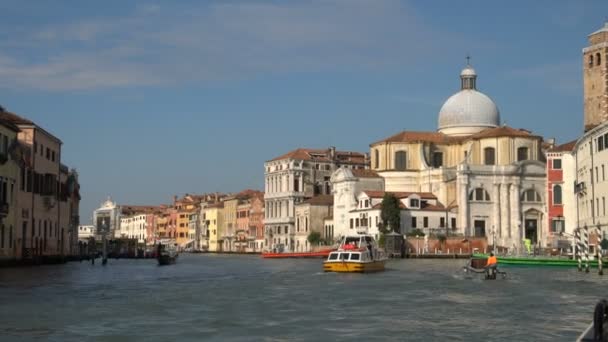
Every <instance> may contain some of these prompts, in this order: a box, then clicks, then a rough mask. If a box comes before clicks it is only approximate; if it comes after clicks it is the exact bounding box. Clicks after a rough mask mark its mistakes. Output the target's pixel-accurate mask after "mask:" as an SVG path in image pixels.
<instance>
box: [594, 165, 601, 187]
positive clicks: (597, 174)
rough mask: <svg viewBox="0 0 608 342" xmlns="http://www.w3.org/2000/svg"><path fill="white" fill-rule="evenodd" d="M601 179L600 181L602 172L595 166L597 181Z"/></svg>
mask: <svg viewBox="0 0 608 342" xmlns="http://www.w3.org/2000/svg"><path fill="white" fill-rule="evenodd" d="M599 181H600V172H599V169H598V167H597V166H596V167H595V182H596V183H597V182H599Z"/></svg>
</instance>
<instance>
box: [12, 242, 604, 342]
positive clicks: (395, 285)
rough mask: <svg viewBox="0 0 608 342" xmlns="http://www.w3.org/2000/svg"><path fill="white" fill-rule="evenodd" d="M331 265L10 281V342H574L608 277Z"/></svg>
mask: <svg viewBox="0 0 608 342" xmlns="http://www.w3.org/2000/svg"><path fill="white" fill-rule="evenodd" d="M321 263H322V261H321V260H319V259H315V260H303V259H300V260H264V259H261V258H260V257H259V256H251V255H250V256H243V255H210V254H195V255H187V254H184V255H181V256H180V257H179V260H178V262H177V264H175V265H171V266H162V267H159V266H157V265H156V262H155V261H154V260H112V259H111V260H109V263H108V265H107V266H106V267H102V266H101V265H100V263H99V262H97V263H96V264H95V265H94V266H92V265H91V264H90V263H86V262H82V263H78V262H76V263H68V264H66V265H57V266H43V267H35V268H14V269H0V340H1V341H112V342H117V341H147V342H148V341H420V340H427V341H435V340H437V341H439V340H443V341H489V340H491V341H572V340H574V339H575V338H576V337H577V336H578V334H579V333H580V332H581V331H582V330H584V328H585V327H586V326H587V324H588V323H589V322H590V320H591V317H592V312H593V307H594V305H595V303H596V302H597V301H598V300H599V299H601V298H605V297H608V286H606V285H607V284H608V276H604V278H601V277H600V276H598V275H597V274H596V273H590V274H584V273H579V272H578V271H576V269H569V268H515V267H511V268H505V270H506V271H507V272H508V277H507V279H505V280H496V281H485V280H481V279H480V278H479V277H477V276H475V277H471V276H464V275H463V273H462V271H461V268H462V266H463V265H464V263H465V261H464V260H391V261H389V263H388V264H387V267H388V270H387V271H386V272H381V273H376V274H333V273H323V272H322V271H321V270H322V265H321Z"/></svg>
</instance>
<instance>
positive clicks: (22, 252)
mask: <svg viewBox="0 0 608 342" xmlns="http://www.w3.org/2000/svg"><path fill="white" fill-rule="evenodd" d="M0 120H4V121H8V122H10V123H12V124H14V125H16V126H17V127H18V128H19V132H18V133H17V141H18V142H19V144H18V145H15V148H14V153H15V159H18V160H21V162H22V163H21V172H20V179H21V181H20V182H19V184H18V186H17V187H16V188H15V192H16V193H17V216H16V218H15V219H16V222H15V224H16V226H18V227H19V228H16V227H15V232H14V233H15V234H14V238H15V239H16V243H17V245H16V246H15V247H14V255H15V258H17V259H22V258H29V257H32V256H34V255H37V256H45V257H63V256H66V255H67V254H68V253H70V251H71V247H72V244H73V243H74V239H75V236H76V235H77V231H76V229H77V226H78V224H70V222H75V221H77V220H78V213H72V212H70V210H69V208H74V207H77V203H75V202H78V201H79V200H80V197H79V195H78V196H74V197H72V195H73V194H74V193H75V192H77V191H78V187H79V186H78V185H77V184H75V185H74V186H72V187H71V190H72V192H73V193H72V194H62V189H66V183H65V181H62V172H63V179H64V180H65V179H66V178H65V176H68V177H69V172H68V171H66V170H67V167H62V165H61V145H62V142H61V140H59V138H57V137H56V136H54V135H53V134H51V133H49V132H48V131H46V130H45V129H43V128H42V127H40V126H38V125H37V124H36V123H34V122H32V121H30V120H28V119H25V118H23V117H20V116H18V115H16V114H14V113H10V112H8V111H6V110H4V109H3V108H0ZM3 142H4V141H3ZM62 169H63V171H62ZM7 184H8V183H7ZM69 198H71V199H70V200H69V201H68V199H69ZM63 206H68V210H62V208H63ZM60 224H61V225H60ZM62 225H63V226H62Z"/></svg>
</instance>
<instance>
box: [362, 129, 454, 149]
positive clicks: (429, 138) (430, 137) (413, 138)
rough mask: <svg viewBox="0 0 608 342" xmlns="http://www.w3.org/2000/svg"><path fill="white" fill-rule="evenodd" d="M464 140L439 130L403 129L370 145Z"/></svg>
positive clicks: (446, 142)
mask: <svg viewBox="0 0 608 342" xmlns="http://www.w3.org/2000/svg"><path fill="white" fill-rule="evenodd" d="M462 140H463V138H461V137H451V136H449V135H445V134H443V133H439V132H424V131H422V132H416V131H403V132H400V133H397V134H395V135H392V136H390V137H388V138H386V139H384V140H380V141H376V142H374V143H372V144H371V145H370V146H373V145H376V144H380V143H387V142H432V143H436V144H453V143H459V142H461V141H462Z"/></svg>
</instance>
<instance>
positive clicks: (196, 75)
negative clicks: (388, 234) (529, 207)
mask: <svg viewBox="0 0 608 342" xmlns="http://www.w3.org/2000/svg"><path fill="white" fill-rule="evenodd" d="M0 13H2V20H0V91H1V94H2V96H0V104H2V106H4V107H5V108H7V109H8V110H10V111H12V112H15V113H17V114H20V115H22V116H25V117H27V118H29V119H32V120H34V121H35V122H37V123H38V124H39V125H40V126H42V127H44V128H45V129H47V130H49V131H50V132H52V133H54V134H56V135H57V136H58V137H60V138H61V139H62V140H63V142H64V146H63V162H64V163H66V164H67V165H69V166H71V167H75V168H76V169H77V170H78V171H79V173H80V181H81V187H82V196H83V199H82V202H81V217H82V219H81V220H82V221H83V222H86V221H87V220H88V218H89V217H90V216H91V212H92V210H93V209H94V208H95V207H96V206H98V205H99V204H100V203H101V202H102V201H103V200H104V199H105V198H106V197H107V196H112V198H113V199H115V200H117V201H118V202H119V203H130V204H159V203H163V202H165V203H166V202H170V200H171V198H172V196H173V195H174V194H177V195H182V194H184V193H187V192H190V193H200V192H207V191H225V192H230V191H238V190H240V189H243V188H257V189H262V188H263V162H264V161H265V160H268V159H272V158H273V157H275V156H278V155H280V154H282V153H285V152H287V151H288V150H290V149H293V148H296V147H313V148H326V147H328V146H336V147H338V149H348V150H357V151H363V152H367V151H368V149H369V148H368V146H369V143H371V142H373V141H376V140H379V139H382V138H384V137H387V136H390V135H392V134H395V133H397V132H399V131H400V130H403V129H407V130H428V131H433V130H435V129H436V125H437V113H438V111H439V109H440V107H441V105H442V104H443V102H444V101H445V99H447V98H448V97H449V96H450V95H451V94H453V93H454V92H456V91H457V90H458V88H459V79H458V75H459V72H460V70H461V69H462V67H463V66H464V63H465V58H464V57H465V56H466V55H467V54H470V55H471V56H472V64H473V66H474V67H475V69H476V70H477V73H478V75H479V76H478V83H477V85H478V89H479V90H481V91H483V92H484V93H486V94H487V95H489V96H490V97H491V98H492V99H493V100H494V101H495V102H496V103H497V105H498V107H499V109H500V111H501V117H502V120H503V121H505V122H506V123H507V124H508V125H510V126H513V127H516V128H526V129H530V130H532V131H534V132H535V133H537V134H540V135H542V136H544V137H547V138H550V137H554V138H556V139H557V140H558V142H565V141H568V140H571V139H574V138H576V137H577V136H578V135H580V133H581V131H582V73H581V68H582V61H581V49H582V48H583V47H585V46H586V44H587V35H588V34H589V33H591V32H593V31H595V30H597V29H599V28H600V27H601V26H602V25H603V24H604V20H605V19H606V17H607V16H608V2H606V1H508V2H505V1H503V2H498V1H474V0H471V1H466V2H461V1H432V2H431V1H416V2H409V1H396V0H395V1H389V0H387V1H381V0H324V1H305V2H304V1H205V2H203V1H180V2H169V1H158V2H147V1H146V2H144V1H103V2H89V3H87V5H86V7H85V6H82V2H80V1H75V0H74V1H54V2H23V1H11V0H8V1H7V0H5V1H2V2H1V3H0Z"/></svg>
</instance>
